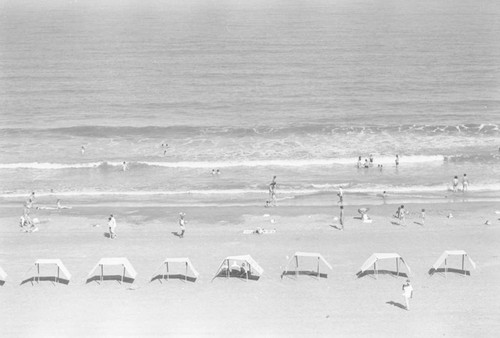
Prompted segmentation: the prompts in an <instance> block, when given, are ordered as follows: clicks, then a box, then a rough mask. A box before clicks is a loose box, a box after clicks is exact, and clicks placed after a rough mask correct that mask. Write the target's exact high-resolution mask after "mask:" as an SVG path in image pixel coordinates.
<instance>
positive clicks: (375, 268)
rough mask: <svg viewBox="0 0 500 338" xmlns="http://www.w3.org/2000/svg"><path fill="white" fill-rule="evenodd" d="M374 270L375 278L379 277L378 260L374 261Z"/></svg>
mask: <svg viewBox="0 0 500 338" xmlns="http://www.w3.org/2000/svg"><path fill="white" fill-rule="evenodd" d="M373 272H374V274H375V279H378V271H377V261H375V262H373Z"/></svg>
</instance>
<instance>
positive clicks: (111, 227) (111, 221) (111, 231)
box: [108, 214, 116, 239]
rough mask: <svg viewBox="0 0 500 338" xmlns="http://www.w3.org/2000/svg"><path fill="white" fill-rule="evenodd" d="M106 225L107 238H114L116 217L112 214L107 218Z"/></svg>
mask: <svg viewBox="0 0 500 338" xmlns="http://www.w3.org/2000/svg"><path fill="white" fill-rule="evenodd" d="M108 227H109V238H110V239H115V238H116V219H115V216H113V215H112V214H111V215H110V216H109V218H108Z"/></svg>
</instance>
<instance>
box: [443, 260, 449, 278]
mask: <svg viewBox="0 0 500 338" xmlns="http://www.w3.org/2000/svg"><path fill="white" fill-rule="evenodd" d="M447 269H448V266H447V262H446V259H445V260H444V278H446V270H447Z"/></svg>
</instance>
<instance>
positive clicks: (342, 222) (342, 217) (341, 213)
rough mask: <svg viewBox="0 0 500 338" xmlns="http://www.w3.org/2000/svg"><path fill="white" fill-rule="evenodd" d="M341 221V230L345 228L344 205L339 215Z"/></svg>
mask: <svg viewBox="0 0 500 338" xmlns="http://www.w3.org/2000/svg"><path fill="white" fill-rule="evenodd" d="M339 223H340V230H344V206H343V205H341V206H340V215H339Z"/></svg>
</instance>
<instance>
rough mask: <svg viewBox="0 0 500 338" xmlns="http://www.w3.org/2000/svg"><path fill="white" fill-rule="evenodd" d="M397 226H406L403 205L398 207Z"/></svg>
mask: <svg viewBox="0 0 500 338" xmlns="http://www.w3.org/2000/svg"><path fill="white" fill-rule="evenodd" d="M399 224H403V225H405V224H406V210H405V206H404V205H403V204H401V206H400V207H399Z"/></svg>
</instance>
